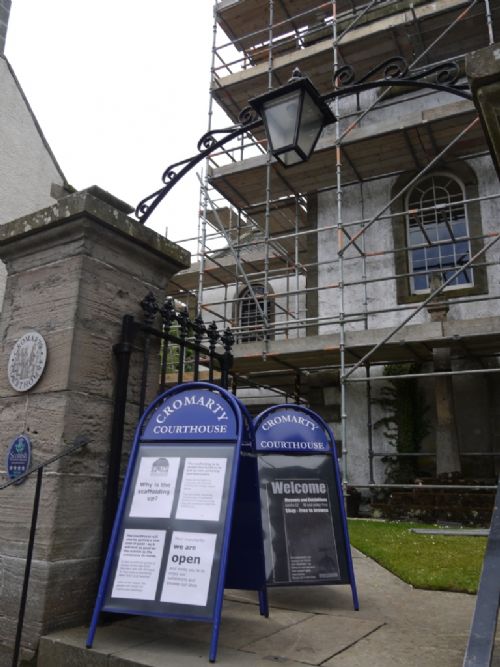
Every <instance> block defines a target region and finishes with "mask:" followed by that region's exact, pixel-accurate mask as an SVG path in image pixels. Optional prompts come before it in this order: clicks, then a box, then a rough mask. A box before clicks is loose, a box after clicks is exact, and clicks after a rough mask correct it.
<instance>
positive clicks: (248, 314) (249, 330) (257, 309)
mask: <svg viewBox="0 0 500 667" xmlns="http://www.w3.org/2000/svg"><path fill="white" fill-rule="evenodd" d="M252 292H253V294H252ZM264 295H265V288H264V285H252V289H251V290H250V289H248V288H246V289H245V290H244V291H243V292H242V293H241V294H240V301H239V318H238V319H239V322H238V323H239V326H240V330H241V333H240V335H239V339H240V342H241V343H245V342H249V341H254V340H263V339H264V338H265V323H264V318H263V317H262V314H263V313H264V308H265V307H266V300H265V299H264ZM257 304H258V305H257ZM266 311H267V312H266V317H267V321H268V322H270V321H271V317H272V308H271V300H270V299H267V308H266Z"/></svg>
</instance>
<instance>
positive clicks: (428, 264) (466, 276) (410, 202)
mask: <svg viewBox="0 0 500 667" xmlns="http://www.w3.org/2000/svg"><path fill="white" fill-rule="evenodd" d="M465 198H466V197H465V188H464V186H463V185H462V184H461V182H460V181H459V180H458V179H457V178H456V177H455V176H452V175H451V174H448V173H434V174H430V175H427V176H424V177H423V178H422V179H420V180H419V181H418V182H417V183H416V185H414V186H413V188H412V189H411V190H410V192H409V193H408V196H407V200H406V210H407V211H408V214H407V240H408V268H409V273H410V292H411V293H412V294H419V293H423V292H428V291H429V289H430V284H431V278H432V276H433V274H436V273H437V274H438V276H439V277H440V278H441V280H442V281H443V282H444V281H446V280H448V279H449V278H450V277H451V276H452V275H453V274H454V273H455V271H456V270H457V269H458V268H459V267H460V266H463V265H464V264H466V263H467V262H468V261H469V259H470V257H471V247H470V241H469V222H468V219H467V207H466V205H465V204H464V199H465ZM472 285H474V275H473V270H472V269H471V268H468V269H466V270H464V271H462V272H461V273H459V274H458V275H457V276H456V278H454V279H453V280H452V281H451V283H450V284H449V285H448V286H447V287H446V288H445V289H457V288H463V287H470V286H472Z"/></svg>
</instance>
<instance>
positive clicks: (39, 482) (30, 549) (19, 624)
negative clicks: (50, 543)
mask: <svg viewBox="0 0 500 667" xmlns="http://www.w3.org/2000/svg"><path fill="white" fill-rule="evenodd" d="M42 477H43V467H40V468H38V470H37V475H36V488H35V497H34V499H33V512H32V514H31V528H30V537H29V541H28V552H27V554H26V566H25V568H24V579H23V590H22V593H21V602H20V604H19V614H18V617H17V628H16V639H15V642H14V653H13V655H12V667H17V662H18V660H19V651H20V648H21V637H22V634H23V625H24V613H25V611H26V600H27V599H28V585H29V580H30V572H31V562H32V560H33V547H34V544H35V533H36V524H37V521H38V508H39V506H40V494H41V491H42Z"/></svg>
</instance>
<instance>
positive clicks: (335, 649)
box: [245, 615, 381, 665]
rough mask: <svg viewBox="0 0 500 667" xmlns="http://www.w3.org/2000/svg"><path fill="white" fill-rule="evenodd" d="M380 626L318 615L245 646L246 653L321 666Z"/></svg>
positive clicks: (352, 619) (350, 619) (339, 617)
mask: <svg viewBox="0 0 500 667" xmlns="http://www.w3.org/2000/svg"><path fill="white" fill-rule="evenodd" d="M380 625H381V624H380V623H375V622H373V621H367V620H363V619H354V618H345V617H342V616H336V617H335V618H333V617H332V616H327V615H316V616H314V617H313V618H310V619H308V620H306V621H302V622H299V623H296V624H295V625H293V626H291V627H289V628H287V629H286V630H280V631H279V632H276V633H274V634H273V635H271V636H269V637H266V638H265V639H261V640H259V641H256V642H252V643H250V644H247V645H246V646H245V650H246V651H252V652H255V653H259V654H260V655H269V654H270V655H271V656H275V657H276V658H277V659H278V658H282V657H285V658H288V659H289V660H297V661H298V662H303V663H306V664H308V665H319V664H321V663H323V662H324V661H325V660H327V659H328V658H329V657H331V656H332V655H334V654H336V653H339V652H341V651H343V650H345V649H346V648H347V647H348V646H351V645H352V644H355V643H356V642H358V641H360V640H361V639H362V638H363V637H366V636H367V635H369V634H371V633H372V632H374V631H375V630H376V629H377V628H378V627H380Z"/></svg>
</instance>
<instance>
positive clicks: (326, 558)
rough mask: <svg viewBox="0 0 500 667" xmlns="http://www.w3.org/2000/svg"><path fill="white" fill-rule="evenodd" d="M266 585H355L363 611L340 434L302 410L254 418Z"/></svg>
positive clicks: (276, 410) (284, 408) (286, 408)
mask: <svg viewBox="0 0 500 667" xmlns="http://www.w3.org/2000/svg"><path fill="white" fill-rule="evenodd" d="M255 441H256V451H257V453H258V455H259V462H258V467H259V478H260V497H261V508H262V523H263V530H264V549H265V563H266V580H267V586H297V585H308V586H310V585H315V584H329V585H332V584H350V586H351V591H352V598H353V605H354V609H356V610H358V609H359V602H358V595H357V591H356V583H355V579H354V570H353V566H352V558H351V550H350V545H349V535H348V532H347V519H346V514H345V509H344V502H343V497H342V487H341V483H340V474H339V468H338V462H337V456H336V448H335V439H334V437H333V433H332V431H331V429H330V428H329V427H328V425H327V424H326V423H325V422H324V421H323V419H322V418H321V417H320V416H319V415H317V414H316V413H314V412H313V411H312V410H309V409H308V408H305V407H302V406H299V405H288V404H287V405H279V406H274V407H272V408H269V409H268V410H265V411H264V412H262V413H261V414H260V415H259V416H258V417H257V418H256V420H255Z"/></svg>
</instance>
